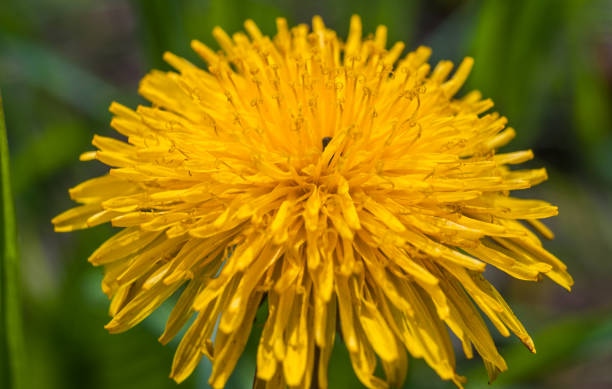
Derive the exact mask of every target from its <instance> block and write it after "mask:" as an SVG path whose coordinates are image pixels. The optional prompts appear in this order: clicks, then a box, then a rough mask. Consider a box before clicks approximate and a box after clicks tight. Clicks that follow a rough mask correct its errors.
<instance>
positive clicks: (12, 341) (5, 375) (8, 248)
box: [0, 94, 24, 389]
mask: <svg viewBox="0 0 612 389" xmlns="http://www.w3.org/2000/svg"><path fill="white" fill-rule="evenodd" d="M0 174H1V175H0V186H1V189H2V191H1V193H0V196H1V197H2V206H1V207H0V216H1V218H0V219H1V224H0V225H1V226H2V234H1V238H0V243H1V249H2V257H1V258H0V338H1V339H0V356H1V358H2V359H1V361H0V369H2V370H1V374H0V380H1V381H0V386H1V387H3V388H7V389H8V388H12V389H19V388H23V387H24V384H23V374H22V373H21V372H22V371H23V368H24V365H23V360H24V359H23V334H22V327H21V305H20V298H21V296H20V294H19V285H20V282H19V261H18V257H17V231H16V227H15V210H14V207H13V197H12V194H11V186H10V176H9V156H8V144H7V141H6V125H5V121H4V110H3V109H2V95H1V94H0Z"/></svg>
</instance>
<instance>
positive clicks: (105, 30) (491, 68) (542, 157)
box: [0, 0, 612, 389]
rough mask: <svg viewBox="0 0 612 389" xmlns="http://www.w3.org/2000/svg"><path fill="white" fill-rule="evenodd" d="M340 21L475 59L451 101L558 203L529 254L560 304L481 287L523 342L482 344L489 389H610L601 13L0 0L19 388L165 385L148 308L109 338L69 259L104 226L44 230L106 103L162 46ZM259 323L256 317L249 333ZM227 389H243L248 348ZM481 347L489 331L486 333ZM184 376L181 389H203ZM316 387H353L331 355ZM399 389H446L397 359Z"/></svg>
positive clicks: (342, 363)
mask: <svg viewBox="0 0 612 389" xmlns="http://www.w3.org/2000/svg"><path fill="white" fill-rule="evenodd" d="M352 13H358V14H360V15H361V16H362V18H363V22H364V31H365V32H366V33H368V32H373V31H374V29H375V27H376V25H378V24H385V25H387V26H388V28H389V38H390V41H391V42H393V41H397V40H402V41H404V42H405V43H406V44H407V47H408V48H410V49H413V48H415V47H416V46H418V45H420V44H425V45H429V46H431V47H432V48H433V49H434V57H433V58H432V62H435V61H437V60H440V59H450V60H452V61H454V62H455V63H457V62H459V61H460V60H461V59H462V57H463V56H466V55H471V56H473V57H474V58H475V60H476V65H475V68H474V71H473V73H472V75H471V77H470V78H469V81H468V85H467V87H466V89H468V88H469V89H473V88H477V89H479V90H481V91H482V92H483V94H484V95H485V96H488V97H491V98H492V99H493V100H494V101H495V103H496V109H497V110H498V111H499V112H501V113H502V114H504V115H506V116H508V117H509V121H510V125H511V126H513V127H515V128H516V129H517V132H518V136H517V138H516V139H515V140H514V141H513V142H512V143H511V144H510V146H509V147H508V149H515V150H516V149H520V148H532V149H533V150H534V151H535V154H536V158H537V159H536V160H535V161H533V162H531V163H530V164H529V165H530V166H538V167H539V166H544V167H546V168H547V169H548V172H549V175H550V179H549V180H548V181H547V182H545V183H544V184H541V185H540V186H538V187H537V188H535V189H532V190H530V191H529V193H528V194H527V195H529V196H533V197H540V198H544V199H546V200H548V201H550V202H552V203H554V204H556V205H558V206H559V207H560V215H559V216H558V217H556V218H553V219H551V220H549V221H547V224H548V225H549V226H550V227H551V228H552V229H553V231H555V233H556V234H557V238H556V239H555V240H554V241H551V242H546V243H545V245H546V247H547V248H548V249H550V250H551V251H552V252H553V253H555V254H556V255H557V256H559V257H560V258H562V259H563V260H564V261H565V262H566V263H567V265H568V266H569V269H570V272H571V273H572V275H573V276H574V278H575V280H576V284H575V287H574V289H573V291H572V293H571V294H568V293H567V292H565V291H564V290H563V289H562V288H560V287H558V286H556V285H554V284H553V283H552V282H550V281H549V280H545V281H543V282H541V283H538V284H534V283H527V282H521V281H517V280H513V279H511V278H509V277H507V276H505V275H503V274H500V273H498V272H491V273H490V274H488V275H487V276H488V277H489V278H490V279H492V280H493V283H494V284H495V285H496V286H497V287H498V288H499V289H500V291H501V292H502V294H503V295H504V296H506V297H507V298H508V301H509V303H510V305H511V306H512V307H513V308H514V310H515V311H516V313H517V314H518V316H519V317H520V318H521V319H522V321H523V323H524V324H525V326H526V327H527V329H528V330H529V331H530V333H531V334H532V336H533V337H534V340H535V344H536V347H537V349H538V353H537V354H535V355H532V354H530V353H529V352H528V351H527V350H526V349H525V348H524V347H523V346H522V344H520V342H519V341H518V340H517V339H515V338H509V339H505V338H501V337H499V336H498V337H497V338H496V341H497V343H498V345H499V347H500V350H501V352H502V355H503V356H504V357H505V358H506V360H507V362H508V365H509V367H510V369H509V371H508V372H506V373H504V374H502V375H501V376H500V378H499V379H498V380H497V381H496V382H495V383H494V384H493V386H492V388H500V389H501V388H519V387H520V388H578V387H581V388H610V387H612V372H611V371H610V367H611V366H612V281H611V277H612V261H611V260H610V253H611V252H612V250H611V248H612V202H611V201H610V200H612V190H611V188H612V1H609V0H607V1H606V0H604V1H598V0H594V1H586V0H537V1H536V0H517V1H497V0H493V1H462V0H437V1H427V0H422V1H401V0H379V1H367V0H353V1H349V0H339V1H324V0H314V1H304V0H302V1H280V0H248V1H247V0H245V1H240V2H231V1H216V0H183V1H169V0H168V1H162V0H148V1H147V0H142V1H125V0H96V1H94V0H19V1H18V0H2V5H1V6H0V88H1V89H2V94H3V100H4V108H5V113H6V122H7V129H8V142H9V148H10V154H11V162H10V163H11V165H10V166H11V175H12V177H11V180H12V187H13V194H14V196H15V201H16V214H17V234H18V246H19V252H20V261H21V278H22V287H21V294H22V310H23V324H24V334H25V345H26V347H25V355H24V358H25V361H26V365H25V372H26V374H25V381H24V382H23V383H24V387H26V388H52V389H55V388H58V389H59V388H61V389H68V388H94V389H95V388H140V387H143V388H145V387H146V388H149V389H155V388H174V387H176V384H175V383H174V382H173V381H171V380H169V379H168V378H167V376H168V374H169V372H170V365H171V360H172V354H173V352H174V349H175V348H176V342H175V343H171V344H170V345H169V346H167V347H162V346H161V345H160V344H158V343H157V341H156V338H157V336H159V334H160V333H161V332H162V329H163V324H164V321H165V318H166V317H167V314H168V313H169V309H170V308H169V305H168V304H166V305H165V306H163V307H162V308H161V309H160V310H158V312H156V313H155V314H153V315H152V317H150V318H149V319H147V320H146V321H145V322H143V323H142V324H141V325H139V326H138V327H136V328H135V329H133V330H131V331H129V332H127V333H124V334H121V335H112V336H111V335H109V334H107V332H106V331H105V330H104V328H103V325H104V324H105V323H106V322H107V321H108V316H107V314H106V312H107V306H108V302H107V300H106V298H105V296H104V295H103V294H102V292H101V290H100V286H99V282H100V280H101V277H102V274H101V273H102V271H101V269H97V268H93V267H91V266H90V265H89V264H88V263H87V261H86V258H87V257H88V255H89V254H90V253H91V252H92V251H93V250H94V248H95V247H96V246H97V245H99V244H100V243H101V242H102V241H103V240H104V239H105V238H107V237H109V236H110V234H111V233H112V231H111V228H110V227H97V228H95V229H93V230H90V231H80V232H76V233H71V234H56V233H54V232H53V230H52V226H51V223H50V219H51V218H52V217H53V216H55V215H56V214H58V213H59V212H61V211H63V210H65V209H67V208H68V207H70V206H71V202H70V200H69V198H68V194H67V189H68V188H70V187H72V186H74V185H76V184H77V183H79V182H81V181H82V180H84V179H86V178H89V177H93V176H95V175H98V174H101V173H102V172H104V171H105V168H104V166H102V165H101V164H97V163H92V162H90V163H79V162H78V160H77V159H78V155H79V153H81V152H82V151H85V150H89V149H91V146H90V145H89V142H90V140H91V138H92V136H93V134H94V133H98V134H103V135H111V136H112V132H111V130H110V128H109V121H110V114H109V113H108V109H107V108H108V106H109V104H110V102H111V101H120V102H122V103H124V104H127V105H130V106H133V107H135V106H136V105H137V104H141V103H145V102H144V100H142V99H141V98H139V97H138V96H137V93H136V91H137V86H138V81H139V79H140V78H141V77H142V76H144V75H145V74H146V73H147V72H148V71H149V70H150V69H152V68H161V69H169V67H168V66H167V65H166V64H164V63H163V62H162V60H161V57H162V53H163V52H164V51H165V50H169V51H172V52H174V53H176V54H178V55H180V56H184V57H186V58H188V59H190V60H192V61H194V62H195V63H198V64H200V65H203V64H202V63H201V62H200V61H199V60H198V59H197V58H196V56H195V55H194V54H193V53H192V52H191V50H190V49H189V42H190V40H191V39H194V38H196V39H199V40H202V41H203V42H206V43H208V44H211V45H213V46H214V47H216V45H215V43H214V42H213V40H212V37H211V33H210V32H211V30H212V28H213V27H214V26H215V25H221V26H222V27H223V28H225V29H226V30H227V31H229V32H234V31H236V30H239V29H242V22H243V21H244V19H246V18H252V19H254V20H255V21H256V22H257V23H258V25H259V26H260V28H261V29H262V31H264V32H266V33H268V34H274V32H275V31H274V30H275V27H274V26H275V24H274V19H275V18H276V17H277V16H284V17H286V18H287V19H288V20H289V22H290V24H296V23H300V22H306V23H309V22H310V20H311V18H312V16H313V15H314V14H320V15H322V16H323V18H324V20H325V22H326V24H327V25H328V26H330V27H331V28H333V29H335V30H337V31H338V33H339V35H340V36H342V37H345V36H346V31H347V30H348V22H349V17H350V15H351V14H352ZM261 320H263V319H261ZM261 323H262V321H260V323H259V324H256V325H255V327H254V328H255V333H254V336H255V338H252V339H251V341H250V342H249V345H248V346H247V350H246V352H245V354H244V356H243V358H242V359H241V361H240V362H239V366H238V368H237V369H236V371H235V373H234V375H233V376H232V378H231V380H230V382H229V383H228V387H229V388H250V387H251V384H252V377H253V372H254V356H255V346H256V338H257V337H258V336H259V335H258V333H257V332H258V331H261V327H262V324H261ZM493 333H495V331H493ZM458 370H459V372H460V373H461V374H464V375H467V377H468V379H469V382H468V385H467V388H481V387H485V386H486V374H485V369H484V367H483V366H482V363H481V361H480V360H479V359H478V358H475V359H474V360H466V359H465V358H464V357H463V356H462V353H461V352H458ZM209 372H210V364H209V363H208V362H207V361H204V362H202V364H201V365H200V367H199V368H198V369H197V372H196V373H195V374H194V375H193V376H192V377H190V378H189V379H188V380H187V381H186V382H185V383H184V384H182V385H181V387H182V388H206V387H208V385H207V384H206V381H207V377H208V374H209ZM330 384H331V388H358V387H361V386H360V385H359V383H358V381H357V379H356V378H355V377H354V374H353V373H352V369H351V367H350V363H349V361H348V356H347V353H346V351H345V350H344V346H343V345H340V344H337V345H336V348H335V351H334V355H333V359H332V362H331V366H330ZM0 386H1V385H0ZM405 387H407V388H452V387H453V385H452V384H450V383H448V382H443V381H441V380H439V379H438V378H437V376H436V375H435V373H433V371H431V370H430V369H429V368H428V367H427V366H426V365H425V363H424V362H422V361H421V360H413V361H412V363H411V366H410V371H409V374H408V378H407V381H406V385H405Z"/></svg>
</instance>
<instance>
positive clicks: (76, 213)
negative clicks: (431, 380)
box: [53, 16, 572, 388]
mask: <svg viewBox="0 0 612 389" xmlns="http://www.w3.org/2000/svg"><path fill="white" fill-rule="evenodd" d="M244 27H245V29H246V31H247V33H248V35H247V34H245V33H242V32H239V33H236V34H234V35H233V36H232V37H230V36H228V35H227V33H226V32H224V31H223V30H222V29H220V28H218V27H217V28H215V29H214V30H213V35H214V37H215V38H216V40H217V41H218V42H219V45H220V46H221V49H222V50H221V51H219V52H215V51H214V50H212V49H211V48H209V47H207V46H206V45H204V44H202V43H200V42H198V41H193V42H192V43H191V46H192V48H193V49H194V50H195V52H197V53H198V54H199V55H200V56H201V57H202V58H203V60H204V61H205V62H206V64H207V69H206V70H203V69H201V68H198V67H197V66H195V65H193V64H192V63H190V62H188V61H187V60H185V59H182V58H179V57H177V56H175V55H174V54H171V53H166V54H165V55H164V59H165V60H166V61H167V62H168V63H169V64H170V65H171V66H172V67H173V68H174V69H176V71H170V72H162V71H153V72H151V73H150V74H149V75H147V76H146V77H145V78H144V79H143V80H142V82H141V84H140V93H141V94H142V96H144V97H145V98H146V99H147V100H149V101H150V102H151V106H139V107H138V109H136V110H135V111H134V110H131V109H129V108H127V107H125V106H122V105H120V104H117V103H113V104H112V105H111V107H110V111H111V112H112V113H113V114H114V118H113V120H112V122H111V125H112V127H113V128H114V129H115V130H117V131H118V132H119V133H121V134H122V135H124V136H125V137H126V138H125V140H117V139H114V138H108V137H103V136H95V137H94V139H93V145H94V146H95V147H96V148H97V151H90V152H86V153H84V154H83V155H82V156H81V159H82V160H93V159H96V160H98V161H100V162H102V163H104V164H106V165H108V166H109V167H110V170H109V172H108V174H107V175H104V176H102V177H98V178H94V179H91V180H89V181H86V182H84V183H82V184H80V185H78V186H76V187H75V188H73V189H71V190H70V195H71V197H72V199H74V200H75V201H77V202H79V203H81V205H80V206H78V207H76V208H73V209H71V210H69V211H67V212H65V213H63V214H61V215H59V216H57V217H56V218H55V219H54V220H53V223H54V224H55V229H56V230H57V231H72V230H77V229H81V228H89V227H93V226H95V225H98V224H102V223H107V222H110V223H111V224H112V225H113V226H114V227H118V228H122V230H121V231H120V232H118V233H117V234H116V235H114V236H113V237H111V238H110V239H109V240H107V241H106V242H105V243H104V244H102V245H101V246H100V247H99V248H98V249H97V250H96V251H95V252H94V253H93V254H92V255H91V257H90V258H89V261H90V262H91V263H92V264H93V265H96V266H99V265H101V266H104V271H105V275H104V280H103V282H102V289H103V291H104V292H105V293H106V294H107V295H108V297H109V298H110V299H112V301H111V303H110V315H111V316H112V320H111V321H110V322H109V323H108V324H107V325H106V328H107V329H108V330H109V331H110V332H111V333H117V332H122V331H125V330H128V329H129V328H131V327H133V326H135V325H136V324H138V323H139V322H140V321H142V320H143V319H144V318H146V317H147V316H148V315H149V314H150V313H151V312H152V311H154V310H155V309H156V308H157V307H159V306H160V304H162V303H163V302H164V301H165V300H167V299H168V298H169V297H171V296H172V295H174V294H175V293H177V294H180V296H179V297H178V300H177V301H176V304H175V305H174V308H173V310H172V312H171V313H170V316H169V318H168V321H167V324H166V328H165V330H164V332H163V334H162V335H161V337H160V338H159V341H160V342H161V343H163V344H166V343H167V342H168V341H170V340H171V339H172V338H173V337H175V336H176V335H177V334H178V333H179V331H180V330H181V329H182V327H184V326H186V325H187V323H188V322H190V319H192V318H193V316H195V319H194V320H193V321H191V322H190V325H189V327H188V329H187V331H186V333H185V334H184V336H183V337H182V340H181V342H180V345H179V346H178V349H177V351H176V354H175V357H174V362H173V365H172V371H171V377H172V378H174V379H175V380H176V381H177V382H181V381H183V380H184V379H185V378H186V377H188V376H189V375H190V374H191V372H192V371H193V370H194V368H195V367H196V365H197V364H198V362H199V361H200V359H201V357H202V356H203V355H205V356H206V357H208V358H210V360H211V361H212V363H213V369H212V373H211V376H210V381H209V382H210V384H211V385H212V386H213V387H214V388H221V387H223V386H225V384H226V382H227V379H228V377H229V376H230V374H231V372H232V370H233V369H234V366H235V364H236V362H237V360H238V358H239V356H240V355H241V353H242V351H243V349H244V346H245V344H246V342H247V339H248V337H249V334H250V332H251V329H252V326H253V322H254V317H255V314H256V312H257V311H258V309H262V310H267V318H266V320H265V324H263V330H262V335H261V337H260V339H259V344H258V348H257V370H256V377H255V379H256V382H255V385H257V387H285V386H289V387H302V388H309V387H310V385H311V383H313V384H316V385H318V387H320V388H326V387H327V386H328V383H327V367H328V361H329V359H330V354H331V352H332V347H333V345H334V339H335V337H336V335H337V333H338V335H339V336H341V338H342V339H343V341H344V344H345V345H346V348H347V349H348V352H349V355H350V359H351V362H352V365H353V368H354V371H355V373H356V375H357V376H358V378H359V380H360V381H361V382H362V383H363V384H364V385H366V386H367V387H369V388H386V387H389V386H391V387H396V386H399V385H401V383H402V382H403V381H404V378H405V376H406V369H407V363H408V354H410V355H412V356H413V357H415V358H423V359H424V360H425V361H426V362H427V363H428V364H429V365H430V366H431V367H432V368H433V369H434V370H435V371H436V372H437V373H438V374H439V376H440V377H441V378H442V379H445V380H452V381H453V382H455V383H456V384H457V385H458V386H461V383H462V382H464V378H463V377H461V376H459V375H458V374H457V373H456V371H455V356H454V351H453V347H452V345H451V341H450V337H449V329H450V331H452V332H453V333H454V334H455V335H456V336H457V337H458V338H459V339H460V341H461V343H462V345H463V351H464V353H465V355H466V356H467V357H468V358H471V357H472V356H473V353H474V352H473V349H476V352H477V353H478V354H480V356H481V357H482V359H483V361H484V364H485V366H486V369H487V371H488V373H489V375H490V377H491V379H493V378H494V377H495V376H496V374H497V373H498V372H500V371H503V370H506V368H507V367H506V363H505V362H504V359H503V358H502V357H501V355H500V354H499V353H498V351H497V349H496V346H495V344H494V342H493V340H492V338H491V335H490V333H489V330H488V329H487V326H486V324H485V322H484V321H483V318H482V316H481V314H480V312H482V313H484V315H485V316H486V317H488V318H489V319H490V321H491V322H492V323H493V325H494V326H495V327H496V328H497V330H498V331H499V332H500V333H501V334H502V335H503V336H508V335H509V334H510V332H513V333H514V334H515V335H516V336H517V337H518V338H519V339H520V340H521V341H522V342H523V343H524V344H525V345H526V346H527V348H528V349H530V350H531V351H533V352H535V349H534V345H533V342H532V340H531V338H530V337H529V335H528V334H527V332H526V331H525V328H524V327H523V325H522V324H521V323H520V322H519V321H518V319H517V318H516V317H515V315H514V314H513V313H512V311H511V309H510V308H509V307H508V305H507V304H506V302H505V301H504V299H503V298H502V297H501V295H500V294H499V293H498V292H497V291H496V289H495V288H494V287H493V286H492V285H491V284H490V283H489V282H488V281H487V280H486V279H485V278H484V277H483V271H484V269H485V267H486V266H487V265H489V266H493V267H496V268H498V269H500V270H502V271H504V272H506V273H507V274H509V275H510V276H512V277H515V278H518V279H521V280H528V281H539V280H540V279H541V278H542V276H547V277H549V278H551V279H552V280H553V281H555V282H556V283H558V284H560V285H561V286H563V287H565V288H567V289H569V288H570V286H571V285H572V279H571V277H570V276H569V274H568V273H567V272H566V266H565V265H564V264H563V263H562V262H561V261H560V260H559V259H557V258H556V257H555V256H554V255H552V254H551V253H549V252H548V251H547V250H546V249H544V248H543V246H542V244H541V242H540V240H539V238H538V237H537V236H536V234H535V233H534V232H532V230H533V231H535V232H536V233H539V234H540V235H542V236H544V237H546V238H552V233H551V232H550V231H549V230H548V229H547V228H546V227H545V226H544V224H542V223H541V222H540V221H539V220H538V219H542V218H547V217H550V216H554V215H556V214H557V208H556V207H554V206H552V205H550V204H548V203H546V202H543V201H539V200H526V199H522V198H521V199H519V198H515V197H512V196H511V195H510V192H511V191H513V190H519V189H526V188H529V187H531V186H532V185H535V184H538V183H540V182H542V181H544V180H545V179H546V172H545V170H544V169H536V170H517V169H511V168H510V165H514V164H518V163H521V162H524V161H526V160H529V159H531V158H532V156H533V155H532V152H531V151H529V150H528V151H518V152H510V153H497V152H496V150H497V149H498V148H499V147H501V146H503V145H505V144H506V143H507V142H508V141H510V140H511V139H512V138H513V136H514V134H515V133H514V130H513V129H511V128H507V127H506V118H504V117H502V116H500V115H499V114H497V113H490V112H489V113H487V112H488V111H489V109H490V108H491V107H492V106H493V103H492V102H491V100H489V99H483V98H482V97H481V94H480V93H478V92H475V91H474V92H470V93H467V94H466V95H465V96H463V97H461V98H455V97H454V96H455V94H456V93H457V91H458V90H459V89H460V88H461V86H462V84H463V83H464V81H465V79H466V77H467V76H468V73H469V71H470V68H471V67H472V63H473V60H472V59H471V58H466V59H464V60H463V62H462V63H461V64H460V65H459V67H458V68H457V70H456V71H455V72H454V74H453V75H452V76H450V77H449V75H450V73H451V70H452V67H453V65H452V64H451V62H449V61H442V62H440V63H438V64H437V65H436V66H435V67H434V68H433V70H432V69H430V65H429V64H427V62H426V61H427V59H428V57H429V55H430V53H431V50H430V49H429V48H426V47H419V48H417V49H416V50H415V51H413V52H410V53H408V54H407V55H406V56H404V57H402V58H401V59H400V57H401V54H402V51H403V49H404V45H403V44H402V43H395V44H394V45H393V46H392V47H391V48H388V47H387V44H386V40H387V39H386V38H387V37H386V35H387V30H386V28H385V27H384V26H379V27H378V28H377V29H376V32H375V34H373V35H370V36H368V37H366V38H363V37H362V31H361V30H362V28H361V22H360V19H359V18H358V17H357V16H353V17H352V18H351V23H350V32H349V34H348V38H347V40H346V42H343V41H341V40H340V39H338V37H337V36H336V33H335V32H334V31H332V30H330V29H327V28H326V27H325V25H324V24H323V21H322V19H321V18H320V17H315V18H314V19H313V21H312V30H309V27H308V26H306V25H298V26H296V27H293V28H291V29H289V28H288V26H287V22H286V20H285V19H278V20H277V28H278V32H277V34H276V36H275V37H274V38H269V37H267V36H264V35H262V33H261V32H260V30H259V29H258V28H257V26H256V25H255V24H254V23H253V21H251V20H247V21H246V22H245V24H244ZM528 227H529V228H528ZM264 302H267V304H263V303H264ZM260 307H261V308H260ZM479 311H480V312H479ZM337 328H338V329H337ZM378 362H380V364H381V365H382V369H380V370H378V371H377V368H376V365H377V363H378ZM375 372H376V374H375ZM313 380H316V381H313Z"/></svg>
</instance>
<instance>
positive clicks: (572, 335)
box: [467, 312, 612, 388]
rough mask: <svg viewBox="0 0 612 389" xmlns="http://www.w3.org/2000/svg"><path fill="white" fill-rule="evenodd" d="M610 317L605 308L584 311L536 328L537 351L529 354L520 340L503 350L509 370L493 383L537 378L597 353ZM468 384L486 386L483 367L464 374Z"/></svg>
mask: <svg viewBox="0 0 612 389" xmlns="http://www.w3.org/2000/svg"><path fill="white" fill-rule="evenodd" d="M611 319H612V317H611V316H610V314H609V313H606V312H595V313H583V314H580V315H575V316H571V317H567V318H565V319H563V320H560V321H558V322H556V323H553V324H550V325H548V326H546V327H544V328H542V329H540V330H538V331H537V332H536V333H535V334H534V336H533V340H534V342H535V345H536V348H537V350H538V351H537V354H530V353H529V352H528V351H527V350H526V349H525V347H524V346H523V345H522V344H518V343H515V344H514V345H512V346H511V347H508V348H506V349H505V350H502V355H503V357H504V358H505V359H506V362H507V364H508V371H506V372H504V373H503V374H500V375H499V377H498V378H497V380H496V381H495V385H496V386H498V387H500V388H502V387H511V386H512V385H517V384H519V383H525V382H536V383H537V382H538V381H539V380H543V379H546V377H548V376H554V375H555V372H557V371H560V370H563V369H564V368H566V367H567V366H571V365H572V364H573V363H575V362H576V361H577V360H582V361H584V360H587V358H588V357H589V356H592V355H595V354H597V353H596V352H595V351H596V348H597V346H598V345H607V346H606V347H608V348H609V345H610V344H611V343H612V328H611V326H610V320H611ZM467 377H468V382H469V384H468V386H467V387H468V388H481V387H484V386H486V382H487V379H486V377H485V374H484V369H483V368H481V367H480V366H479V367H476V368H474V369H473V370H471V371H469V372H468V374H467Z"/></svg>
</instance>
